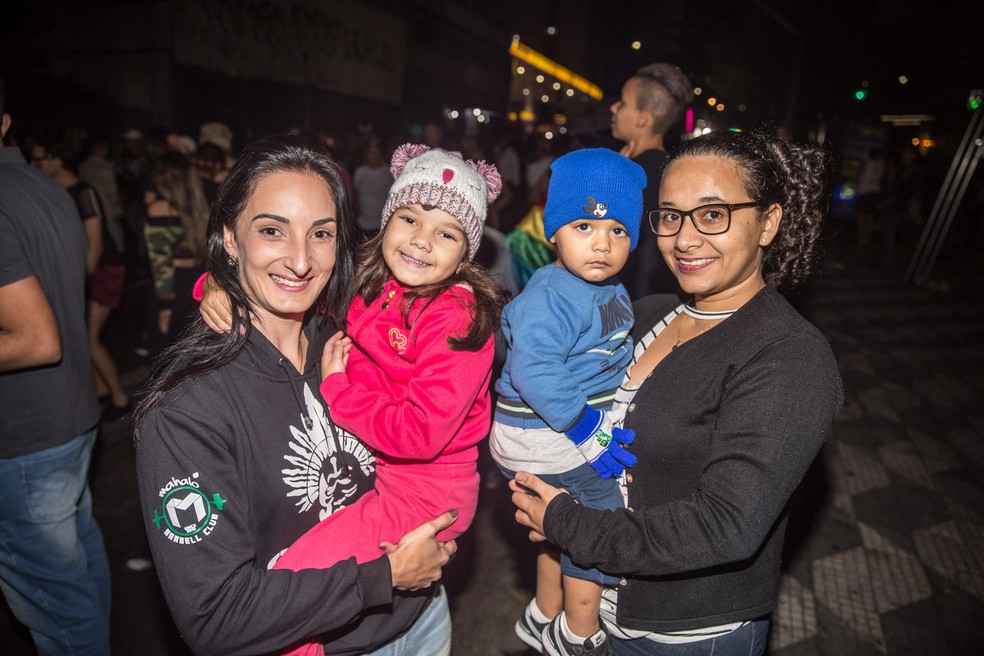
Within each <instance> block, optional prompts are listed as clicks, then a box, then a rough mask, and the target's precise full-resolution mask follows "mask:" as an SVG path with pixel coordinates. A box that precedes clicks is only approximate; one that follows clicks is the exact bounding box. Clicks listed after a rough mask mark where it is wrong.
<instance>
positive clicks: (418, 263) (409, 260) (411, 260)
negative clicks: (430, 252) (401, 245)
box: [400, 251, 430, 267]
mask: <svg viewBox="0 0 984 656" xmlns="http://www.w3.org/2000/svg"><path fill="white" fill-rule="evenodd" d="M400 257H401V258H403V259H404V260H405V261H406V262H407V263H409V264H412V265H413V266H418V267H429V266H430V265H429V264H428V263H427V262H421V261H420V260H417V259H414V258H412V257H410V256H409V255H407V254H406V253H404V252H403V251H400Z"/></svg>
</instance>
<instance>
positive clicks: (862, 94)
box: [854, 89, 868, 100]
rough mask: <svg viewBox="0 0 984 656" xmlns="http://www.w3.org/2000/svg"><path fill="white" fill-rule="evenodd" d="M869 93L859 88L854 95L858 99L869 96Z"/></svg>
mask: <svg viewBox="0 0 984 656" xmlns="http://www.w3.org/2000/svg"><path fill="white" fill-rule="evenodd" d="M867 95H868V94H867V93H865V91H864V90H863V89H859V90H857V91H855V92H854V97H855V98H857V99H858V100H864V97H865V96H867Z"/></svg>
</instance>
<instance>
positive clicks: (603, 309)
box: [495, 265, 632, 432]
mask: <svg viewBox="0 0 984 656" xmlns="http://www.w3.org/2000/svg"><path fill="white" fill-rule="evenodd" d="M631 330H632V303H631V301H630V300H629V296H628V293H627V292H626V291H625V287H623V286H622V283H620V282H619V281H618V278H616V277H614V276H613V277H611V278H609V279H608V280H606V281H605V282H603V283H590V282H586V281H585V280H582V279H581V278H578V277H577V276H575V275H573V274H572V273H570V272H568V271H567V270H566V269H564V268H563V267H560V266H557V265H548V266H545V267H543V268H541V269H539V270H537V271H536V272H535V273H534V274H533V277H532V278H530V281H529V283H528V284H527V286H526V287H525V288H524V289H523V291H522V293H520V294H519V296H517V297H516V298H514V299H513V300H512V301H511V302H510V303H509V304H508V305H507V306H506V307H505V309H504V310H503V312H502V333H503V336H504V337H505V340H506V344H507V346H508V351H507V353H506V362H505V365H504V366H503V369H502V377H501V378H500V379H499V382H498V383H496V386H495V389H496V392H498V394H499V401H498V404H497V406H496V412H495V419H496V421H499V422H501V423H503V424H506V425H510V426H520V427H523V428H546V427H549V428H552V429H553V430H555V431H558V432H563V431H565V430H567V429H569V428H571V427H573V425H574V424H576V423H577V421H578V419H580V417H581V413H582V411H583V410H584V406H585V405H586V404H589V403H590V405H591V406H592V407H594V408H597V409H599V410H605V409H608V408H610V407H611V405H612V401H613V400H614V398H615V390H616V389H617V388H618V386H619V383H621V382H622V377H623V375H624V373H625V368H626V366H628V364H629V360H630V358H631V357H632V337H631V335H630V331H631Z"/></svg>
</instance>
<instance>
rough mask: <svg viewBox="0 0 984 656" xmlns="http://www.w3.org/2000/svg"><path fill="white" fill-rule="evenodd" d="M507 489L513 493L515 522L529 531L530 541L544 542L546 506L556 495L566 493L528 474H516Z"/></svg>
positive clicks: (545, 537)
mask: <svg viewBox="0 0 984 656" xmlns="http://www.w3.org/2000/svg"><path fill="white" fill-rule="evenodd" d="M509 489H510V490H512V492H513V494H512V502H513V505H515V506H516V521H517V522H519V523H520V524H522V525H523V526H525V527H527V528H529V529H530V541H532V542H543V541H545V540H546V539H547V534H546V532H545V531H544V530H543V517H544V515H546V513H547V506H549V505H550V502H551V501H553V500H554V498H555V497H556V496H557V495H558V494H567V492H566V491H565V490H561V489H560V488H556V487H554V486H553V485H550V484H548V483H544V482H543V480H542V479H540V478H539V477H538V476H534V475H533V474H530V473H529V472H517V473H516V477H515V478H513V479H512V480H511V481H509Z"/></svg>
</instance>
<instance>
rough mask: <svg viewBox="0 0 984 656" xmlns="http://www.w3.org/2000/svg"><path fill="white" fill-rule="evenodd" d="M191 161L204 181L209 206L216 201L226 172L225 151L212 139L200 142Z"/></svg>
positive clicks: (203, 189) (203, 185)
mask: <svg viewBox="0 0 984 656" xmlns="http://www.w3.org/2000/svg"><path fill="white" fill-rule="evenodd" d="M191 161H192V162H193V163H194V164H195V172H196V173H197V174H198V177H199V179H200V180H201V181H202V191H203V192H205V200H206V201H207V202H208V205H209V207H211V206H212V203H214V202H215V195H216V193H217V192H218V190H219V185H220V184H222V180H223V179H224V178H225V174H226V157H225V151H224V150H222V147H221V146H218V145H216V144H214V143H212V142H211V141H206V142H205V143H202V144H199V146H198V149H197V150H196V151H195V154H194V155H192V157H191Z"/></svg>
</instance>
